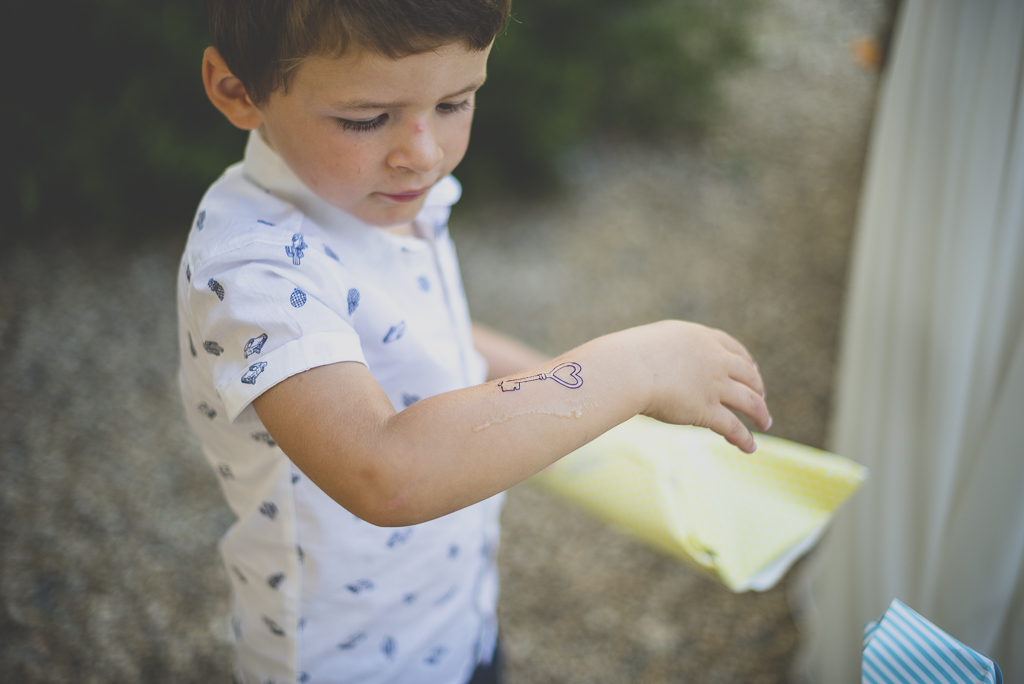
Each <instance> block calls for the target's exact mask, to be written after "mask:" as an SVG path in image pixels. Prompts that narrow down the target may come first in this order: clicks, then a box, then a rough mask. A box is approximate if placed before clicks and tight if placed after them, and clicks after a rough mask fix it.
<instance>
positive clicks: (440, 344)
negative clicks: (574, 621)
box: [178, 0, 771, 684]
mask: <svg viewBox="0 0 1024 684" xmlns="http://www.w3.org/2000/svg"><path fill="white" fill-rule="evenodd" d="M209 7H210V16H211V29H212V33H213V39H214V44H215V47H211V48H208V49H207V51H206V54H205V57H204V61H203V79H204V83H205V85H206V91H207V94H208V95H209V97H210V100H211V101H212V102H213V104H214V105H215V106H216V107H217V108H218V109H220V111H221V112H223V113H224V115H225V116H226V117H227V118H228V119H229V120H230V121H231V122H232V123H233V124H235V125H236V126H238V127H240V128H243V129H246V130H249V131H251V133H250V138H249V143H248V145H247V148H246V152H245V160H244V162H243V163H242V164H239V165H235V166H233V167H231V168H229V169H228V170H227V171H226V172H225V174H224V176H222V177H221V178H220V179H219V180H218V181H217V182H215V183H214V185H213V186H212V187H211V188H210V190H209V192H208V193H207V195H206V196H205V197H204V198H203V200H202V202H201V204H200V208H199V211H198V213H197V216H196V220H195V223H194V226H193V228H192V232H191V233H190V236H189V240H188V244H187V245H186V247H185V253H184V255H183V258H182V265H181V278H180V281H179V291H178V298H179V322H180V337H181V350H182V351H181V353H182V366H181V373H180V384H181V390H182V396H183V401H184V404H185V408H186V415H187V416H188V418H189V421H190V423H191V425H192V427H193V429H194V430H195V431H196V433H197V434H198V436H199V438H200V441H201V442H202V445H203V450H204V453H205V454H206V456H207V458H208V459H209V460H210V462H211V464H212V465H213V466H214V468H215V469H216V471H217V472H218V473H219V475H220V478H221V484H222V486H223V490H224V493H225V496H226V498H227V500H228V503H229V504H230V505H231V507H232V509H233V510H234V512H235V513H236V515H237V516H238V521H237V522H236V523H235V524H234V525H233V526H232V527H231V529H230V530H229V531H228V533H227V534H226V535H225V537H224V539H223V540H222V543H221V551H222V556H223V559H224V563H225V567H226V568H227V569H228V574H229V576H230V578H231V582H232V596H233V617H232V624H233V627H234V631H235V636H236V642H237V653H238V677H239V678H240V679H241V680H242V681H244V682H259V683H260V684H262V683H263V682H266V681H275V682H286V681H287V682H290V681H300V682H356V681H358V682H438V683H442V682H443V683H446V684H448V683H450V684H461V683H462V682H466V681H470V680H471V679H472V680H476V681H480V680H481V678H483V677H485V676H488V673H489V672H490V673H491V674H493V667H492V665H491V661H492V656H493V654H494V649H495V641H496V633H497V625H496V620H495V605H496V601H497V577H496V572H495V566H494V558H495V552H496V549H497V540H498V513H499V510H500V507H501V496H502V492H503V491H504V490H505V489H507V488H508V487H510V486H512V485H514V484H516V483H517V482H520V481H522V480H523V479H525V478H527V477H529V476H530V475H532V474H533V473H535V472H537V471H538V470H540V469H542V468H544V467H546V466H547V465H549V464H550V463H552V462H553V461H555V460H557V459H558V458H560V457H562V456H564V455H565V454H567V453H569V452H571V451H573V450H574V449H576V448H577V447H579V446H581V445H582V444H584V443H586V442H587V441H589V440H591V439H593V438H594V437H596V436H597V435H599V434H601V433H602V432H604V431H606V430H608V429H609V428H611V427H613V426H614V425H616V424H618V423H620V422H622V421H624V420H626V419H627V418H629V417H631V416H633V415H635V414H637V413H646V414H647V415H651V416H654V417H656V418H659V419H661V420H665V421H668V422H673V423H694V424H698V425H704V426H706V427H710V428H712V429H714V430H716V431H717V432H720V433H721V434H723V435H725V436H726V438H727V439H728V440H729V441H730V442H732V443H733V444H736V445H737V446H739V447H740V448H743V449H745V450H747V451H752V450H753V449H754V444H753V439H752V437H751V435H750V433H749V432H748V431H747V429H746V428H745V427H744V426H743V424H742V423H741V422H740V421H739V419H738V418H737V417H736V416H735V415H734V414H733V413H732V412H731V411H730V409H732V410H736V411H739V412H741V413H744V414H746V415H747V416H749V417H750V418H751V420H753V422H754V423H755V424H756V425H757V426H758V427H760V428H762V429H767V428H768V426H769V425H770V422H771V421H770V418H769V415H768V410H767V407H766V406H765V403H764V398H763V386H762V384H761V379H760V376H759V375H758V373H757V370H756V366H755V365H754V364H753V361H752V359H751V358H750V356H749V354H748V353H747V352H746V350H745V349H744V348H743V347H742V346H741V345H740V344H739V343H737V342H736V341H735V340H733V339H732V338H731V337H729V336H727V335H726V334H724V333H722V332H720V331H715V330H710V329H707V328H704V327H702V326H698V325H694V324H688V323H682V322H679V321H668V322H662V323H657V324H654V325H649V326H643V327H640V328H634V329H630V330H626V331H623V332H620V333H616V334H613V335H608V336H605V337H602V338H598V339H596V340H593V341H591V342H589V343H587V344H585V345H583V346H581V347H579V348H577V349H575V350H573V351H572V352H570V353H569V354H566V355H564V356H562V357H559V358H558V359H555V360H553V361H546V360H545V358H544V357H542V356H541V355H539V354H538V353H536V352H533V351H531V350H529V349H528V348H526V347H525V346H523V345H521V344H519V343H517V342H514V341H513V340H511V339H510V338H506V337H504V336H502V335H500V334H498V333H495V332H493V331H489V330H486V329H484V328H481V327H479V326H474V325H472V324H471V322H470V319H469V315H468V311H467V309H466V303H465V298H464V295H463V292H462V285H461V282H460V279H459V275H458V268H457V263H456V259H455V254H454V251H453V248H452V245H451V241H450V239H449V237H448V233H447V218H448V212H449V207H450V206H451V204H453V203H454V202H455V201H456V200H457V199H458V196H459V192H460V191H459V186H458V184H457V183H456V182H455V181H454V179H452V178H451V176H450V175H449V173H450V172H451V171H452V170H453V169H454V168H455V166H456V165H457V164H458V162H459V161H460V160H461V158H462V156H463V154H464V152H465V149H466V145H467V144H468V139H469V129H470V122H471V119H472V109H473V103H474V98H475V92H476V90H477V89H478V88H479V87H480V86H481V85H482V84H483V82H484V79H485V77H486V62H487V56H488V53H489V50H490V46H491V43H492V41H493V39H494V36H495V35H496V34H497V32H498V31H499V30H500V29H501V27H502V26H503V25H504V22H505V20H506V19H507V16H508V10H509V7H508V0H434V1H433V2H418V3H417V2H412V1H411V0H362V1H360V0H353V1H351V2H347V3H341V2H338V1H337V0H295V1H293V2H289V3H281V2H274V1H273V0H211V2H210V3H209ZM509 375H511V377H505V376H509ZM502 377H505V379H504V380H500V381H499V378H502ZM485 380H488V381H487V382H486V383H485Z"/></svg>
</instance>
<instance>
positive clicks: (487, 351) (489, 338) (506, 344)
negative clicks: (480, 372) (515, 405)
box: [473, 321, 551, 380]
mask: <svg viewBox="0 0 1024 684" xmlns="http://www.w3.org/2000/svg"><path fill="white" fill-rule="evenodd" d="M473 346H474V347H476V350H477V351H478V352H480V354H481V355H482V356H483V357H484V358H485V359H487V379H488V380H497V379H498V378H503V377H505V376H506V375H511V374H512V373H518V372H519V371H522V370H526V369H527V368H535V367H536V366H539V365H541V364H542V363H544V362H545V361H547V360H549V359H550V358H551V357H550V356H548V355H546V354H542V353H541V352H539V351H537V350H536V349H534V348H533V347H530V346H527V345H526V344H524V343H523V342H520V341H519V340H517V339H515V338H514V337H509V336H508V335H506V334H504V333H500V332H498V331H497V330H495V329H494V328H490V327H488V326H486V325H484V324H482V323H477V322H475V321H474V323H473Z"/></svg>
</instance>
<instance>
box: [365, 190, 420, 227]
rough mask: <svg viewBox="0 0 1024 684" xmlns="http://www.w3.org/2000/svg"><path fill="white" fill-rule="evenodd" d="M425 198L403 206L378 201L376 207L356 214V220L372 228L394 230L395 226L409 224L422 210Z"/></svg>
mask: <svg viewBox="0 0 1024 684" xmlns="http://www.w3.org/2000/svg"><path fill="white" fill-rule="evenodd" d="M425 199H426V198H425V197H421V198H419V199H417V200H416V201H414V202H407V203H404V204H395V203H386V202H384V201H379V202H377V203H375V204H377V206H375V207H372V208H367V209H364V210H363V211H360V212H359V213H358V214H356V215H355V216H356V218H358V219H359V220H361V221H362V222H363V223H366V224H368V225H371V226H373V227H374V228H384V229H385V230H387V229H389V228H395V227H396V226H402V225H406V224H408V223H411V222H412V221H413V220H414V219H415V218H416V216H417V215H418V214H419V213H420V210H421V209H422V208H423V202H424V200H425Z"/></svg>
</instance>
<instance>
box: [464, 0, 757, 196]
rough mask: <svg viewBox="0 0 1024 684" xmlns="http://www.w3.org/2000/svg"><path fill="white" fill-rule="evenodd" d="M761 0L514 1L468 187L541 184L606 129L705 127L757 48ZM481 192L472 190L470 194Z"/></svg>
mask: <svg viewBox="0 0 1024 684" xmlns="http://www.w3.org/2000/svg"><path fill="white" fill-rule="evenodd" d="M753 8H754V3H753V1H752V0H718V1H715V0H706V1H694V0H513V3H512V15H513V20H512V21H511V22H510V23H509V26H508V29H507V31H506V32H505V34H504V35H501V36H499V37H498V39H497V40H496V41H495V45H494V49H493V51H492V52H491V57H490V60H489V61H488V82H487V84H486V85H485V86H484V88H483V89H482V90H481V91H480V93H479V95H478V96H477V111H476V120H475V122H474V124H473V140H472V142H471V144H470V149H469V153H468V154H467V156H466V159H465V161H463V163H462V165H461V166H460V167H459V169H458V170H457V171H456V175H458V177H459V179H460V180H462V182H463V184H464V185H466V186H467V189H469V190H473V189H475V188H479V189H481V190H490V191H497V190H500V189H502V188H509V187H511V188H512V189H514V190H518V191H524V190H525V191H530V190H537V189H540V188H542V187H544V186H546V185H549V184H550V183H551V182H552V181H557V168H558V160H559V156H560V155H561V154H562V153H563V152H565V151H566V150H567V149H568V148H569V147H571V146H573V145H575V144H577V143H580V142H582V141H583V140H584V139H585V138H586V137H587V136H590V135H593V134H597V133H605V134H613V135H619V136H626V137H630V138H638V139H641V140H647V141H653V140H656V139H658V138H663V137H665V136H679V135H681V134H684V135H691V136H692V135H695V134H699V133H700V132H701V130H702V129H703V128H704V126H705V125H706V123H707V122H708V120H709V118H710V117H711V116H713V115H714V114H715V113H716V112H717V111H718V110H719V104H720V103H719V98H718V93H717V88H716V86H717V83H718V80H719V77H720V76H721V74H722V73H723V72H725V71H727V70H729V69H732V68H734V67H736V66H738V65H740V64H742V63H744V62H745V61H746V60H748V59H749V57H750V50H749V38H748V32H747V22H748V19H749V16H750V14H751V12H752V11H753ZM470 194H472V193H470Z"/></svg>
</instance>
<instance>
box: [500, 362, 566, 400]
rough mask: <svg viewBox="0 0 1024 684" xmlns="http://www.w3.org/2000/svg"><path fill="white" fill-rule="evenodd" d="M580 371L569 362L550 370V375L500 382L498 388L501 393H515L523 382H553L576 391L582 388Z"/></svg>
mask: <svg viewBox="0 0 1024 684" xmlns="http://www.w3.org/2000/svg"><path fill="white" fill-rule="evenodd" d="M581 370H583V368H582V367H581V366H580V364H578V363H575V362H573V361H569V362H567V363H563V364H559V365H557V366H555V367H554V368H552V369H551V372H550V373H538V374H537V375H529V376H527V377H525V378H509V379H508V380H502V381H501V382H499V383H498V386H499V387H501V391H502V392H515V391H516V390H517V389H519V386H520V385H521V384H522V383H524V382H531V381H533V380H554V381H555V382H557V383H558V384H559V385H561V386H562V387H568V388H569V389H577V388H579V387H582V386H583V378H581V377H580V371H581Z"/></svg>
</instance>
